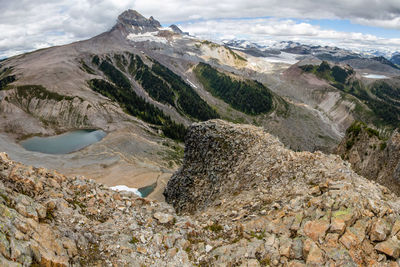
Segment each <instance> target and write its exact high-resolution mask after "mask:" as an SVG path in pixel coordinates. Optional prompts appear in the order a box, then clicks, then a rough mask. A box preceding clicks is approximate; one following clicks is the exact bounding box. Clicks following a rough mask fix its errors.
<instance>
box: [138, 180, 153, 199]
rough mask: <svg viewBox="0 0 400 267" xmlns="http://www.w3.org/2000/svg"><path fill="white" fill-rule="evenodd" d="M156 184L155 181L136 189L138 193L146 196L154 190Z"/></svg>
mask: <svg viewBox="0 0 400 267" xmlns="http://www.w3.org/2000/svg"><path fill="white" fill-rule="evenodd" d="M156 186H157V183H154V184H151V185H148V186H145V187H141V188H139V189H138V191H139V193H140V195H141V196H142V197H147V196H148V195H150V194H151V193H152V192H153V191H154V189H155V188H156Z"/></svg>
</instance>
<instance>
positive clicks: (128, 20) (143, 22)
mask: <svg viewBox="0 0 400 267" xmlns="http://www.w3.org/2000/svg"><path fill="white" fill-rule="evenodd" d="M118 23H120V24H123V25H126V26H133V27H144V28H145V29H146V30H157V28H160V27H161V24H160V22H158V21H157V20H155V19H154V18H153V17H150V18H149V19H146V18H145V17H144V16H143V15H142V14H140V13H139V12H137V11H136V10H132V9H128V10H126V11H124V12H123V13H122V14H121V15H119V16H118Z"/></svg>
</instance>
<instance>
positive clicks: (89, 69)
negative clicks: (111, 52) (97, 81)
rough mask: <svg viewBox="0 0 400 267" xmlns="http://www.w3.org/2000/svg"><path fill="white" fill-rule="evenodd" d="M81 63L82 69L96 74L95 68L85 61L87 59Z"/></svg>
mask: <svg viewBox="0 0 400 267" xmlns="http://www.w3.org/2000/svg"><path fill="white" fill-rule="evenodd" d="M81 65H82V66H81V70H83V71H86V72H87V73H89V74H93V75H94V74H96V73H95V72H94V70H93V69H92V68H91V67H89V66H88V65H87V64H86V63H85V61H83V60H81Z"/></svg>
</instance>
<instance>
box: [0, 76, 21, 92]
mask: <svg viewBox="0 0 400 267" xmlns="http://www.w3.org/2000/svg"><path fill="white" fill-rule="evenodd" d="M16 80H17V79H16V78H15V75H11V76H6V77H4V78H3V79H1V80H0V90H3V89H5V88H6V87H7V85H8V84H10V83H12V82H15V81H16Z"/></svg>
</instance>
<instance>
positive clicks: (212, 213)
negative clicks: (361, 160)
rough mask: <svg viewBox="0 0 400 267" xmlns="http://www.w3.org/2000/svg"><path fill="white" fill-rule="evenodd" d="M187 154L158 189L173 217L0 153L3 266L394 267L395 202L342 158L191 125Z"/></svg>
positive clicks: (244, 132) (398, 223) (397, 244)
mask: <svg viewBox="0 0 400 267" xmlns="http://www.w3.org/2000/svg"><path fill="white" fill-rule="evenodd" d="M249 144H250V145H249ZM186 146H187V150H186V157H185V162H184V165H183V167H182V169H181V170H180V171H179V172H177V173H176V174H175V176H174V177H173V178H172V179H171V180H170V182H169V184H168V187H167V189H166V191H165V195H166V198H167V200H168V201H169V202H170V203H172V204H173V205H174V207H175V208H176V209H177V210H178V211H180V213H181V214H180V215H177V214H175V212H174V209H173V208H172V207H171V206H169V205H167V204H166V203H158V202H152V201H149V200H146V199H142V198H138V197H137V196H135V195H134V194H132V193H129V192H115V191H112V190H110V189H109V188H107V187H105V186H103V185H101V184H97V183H96V182H94V181H93V180H87V179H84V178H83V177H65V176H63V175H61V174H59V173H57V172H54V171H49V170H46V169H42V168H32V167H26V166H24V165H22V164H19V163H16V162H13V161H11V160H10V159H9V158H8V157H7V155H6V154H4V153H1V154H0V212H1V214H2V216H1V217H0V225H1V227H0V262H1V264H2V265H7V266H17V265H18V264H25V265H30V264H37V265H42V266H88V265H90V266H95V265H99V266H121V265H130V266H132V265H134V266H140V265H143V264H144V265H146V266H193V265H202V266H226V265H238V266H321V265H325V264H330V265H339V266H343V265H347V266H359V265H368V266H395V265H396V259H397V258H398V257H399V255H400V241H399V239H400V236H399V235H400V216H399V211H400V201H399V198H397V197H396V196H395V195H394V194H393V193H391V192H390V191H389V190H388V189H387V188H385V187H383V186H380V185H378V184H376V183H374V182H371V181H368V180H366V179H365V178H363V177H361V176H359V175H357V174H355V173H354V172H353V171H352V170H351V169H350V166H349V165H348V164H347V163H346V162H344V161H342V160H341V159H340V157H338V156H335V155H324V154H322V153H320V152H317V153H314V154H313V153H309V152H293V151H290V150H287V149H286V148H284V147H283V146H282V144H281V143H280V142H279V141H278V140H277V139H276V138H275V137H273V136H271V135H270V134H268V133H266V132H264V131H263V130H262V129H261V128H257V127H254V126H250V125H235V124H231V123H227V122H224V121H221V120H213V121H208V122H204V123H198V124H195V125H193V126H192V127H191V128H190V130H189V135H188V138H187V139H186ZM200 155H202V157H198V156H200ZM232 157H237V158H238V159H237V160H236V161H234V164H233V165H234V166H233V168H232V166H231V163H230V161H232ZM188 211H190V214H189V213H186V212H188ZM182 213H186V215H185V214H182ZM43 233H46V235H43Z"/></svg>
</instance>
